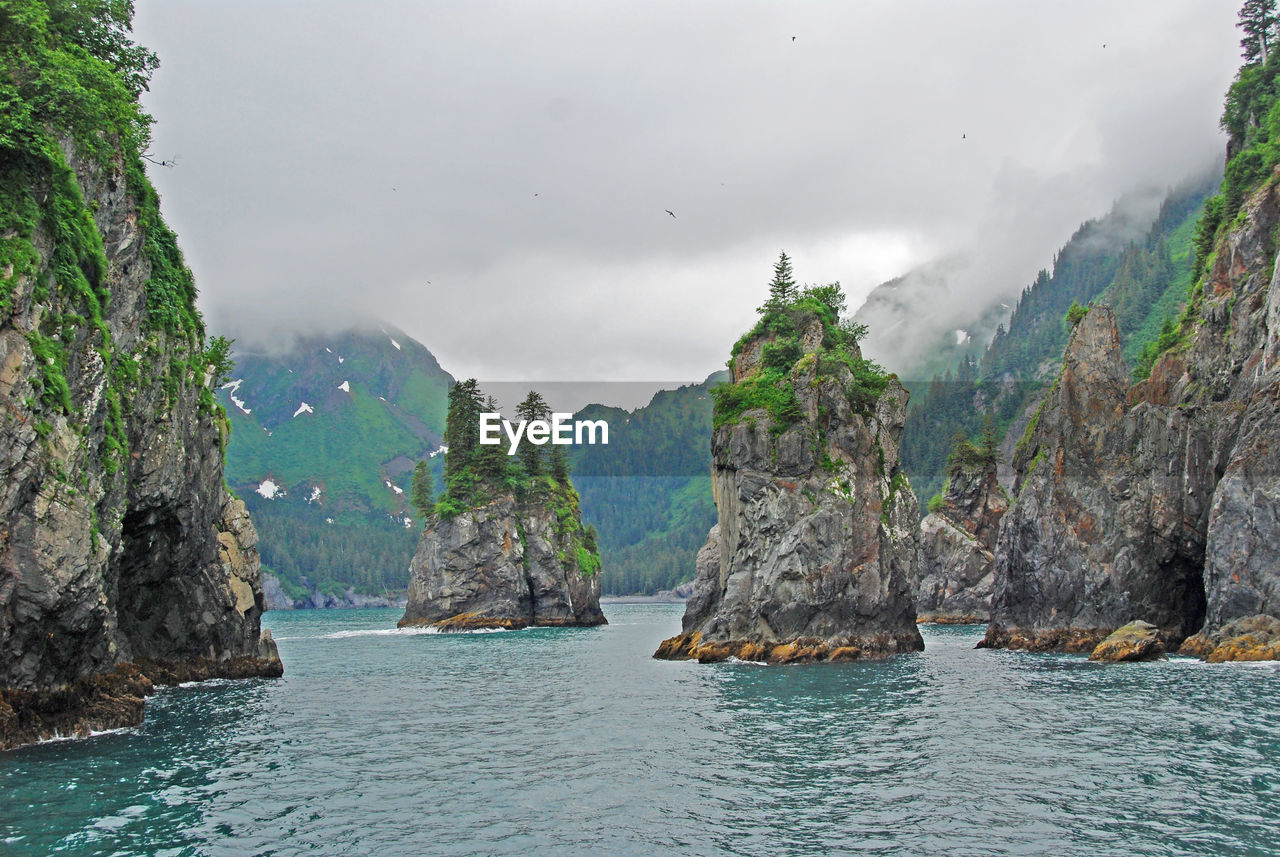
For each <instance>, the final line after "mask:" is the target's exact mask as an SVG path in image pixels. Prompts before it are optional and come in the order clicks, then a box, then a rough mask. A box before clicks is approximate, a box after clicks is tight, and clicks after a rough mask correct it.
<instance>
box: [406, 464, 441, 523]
mask: <svg viewBox="0 0 1280 857" xmlns="http://www.w3.org/2000/svg"><path fill="white" fill-rule="evenodd" d="M431 481H432V480H431V471H430V470H428V469H427V462H426V461H419V462H418V463H417V465H416V466H415V467H414V468H413V484H412V491H411V494H410V502H412V503H413V508H414V509H416V510H417V511H418V515H419V516H421V517H422V518H426V517H428V516H429V515H430V514H431V510H432V509H434V508H435V505H436V500H435V497H434V496H433V495H434V494H435V492H434V491H432V489H431Z"/></svg>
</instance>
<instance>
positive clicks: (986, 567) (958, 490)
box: [915, 430, 1009, 624]
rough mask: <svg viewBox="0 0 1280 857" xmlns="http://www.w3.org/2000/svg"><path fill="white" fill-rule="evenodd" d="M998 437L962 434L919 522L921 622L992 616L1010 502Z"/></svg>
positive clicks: (979, 619) (966, 620) (917, 589)
mask: <svg viewBox="0 0 1280 857" xmlns="http://www.w3.org/2000/svg"><path fill="white" fill-rule="evenodd" d="M999 463H1000V453H999V439H998V438H997V437H996V436H995V434H994V430H993V431H991V432H988V433H987V434H986V435H985V436H984V437H983V438H982V439H980V440H979V441H978V442H977V443H973V442H971V441H969V440H968V439H966V438H963V437H960V438H957V440H956V442H955V444H953V448H952V451H951V456H950V458H949V459H948V461H947V477H948V478H947V485H946V488H945V489H944V490H943V493H942V494H941V495H940V496H939V497H938V500H937V501H933V502H931V503H930V509H932V510H933V511H931V512H930V513H929V514H928V515H926V516H925V518H924V520H923V521H921V522H920V578H919V579H918V580H917V581H916V585H915V597H916V611H917V617H916V619H917V621H920V622H938V623H941V624H962V623H976V622H986V621H987V620H988V619H989V618H990V616H991V590H992V581H993V576H994V569H993V565H994V563H995V547H996V535H997V533H999V531H1000V519H1001V518H1002V517H1004V513H1005V510H1006V509H1007V508H1008V506H1009V500H1008V498H1007V497H1006V496H1005V493H1004V489H1003V488H1001V487H1000V480H999V479H998V478H997V470H998V467H999Z"/></svg>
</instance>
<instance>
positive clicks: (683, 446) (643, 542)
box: [571, 372, 728, 595]
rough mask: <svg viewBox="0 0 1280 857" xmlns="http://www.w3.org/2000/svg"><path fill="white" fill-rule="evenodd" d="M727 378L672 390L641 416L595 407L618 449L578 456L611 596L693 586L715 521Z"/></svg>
mask: <svg viewBox="0 0 1280 857" xmlns="http://www.w3.org/2000/svg"><path fill="white" fill-rule="evenodd" d="M727 375H728V373H727V372H717V373H715V374H713V375H711V376H710V377H709V378H707V380H705V381H703V382H702V383H701V384H690V385H687V386H684V387H680V388H679V389H676V390H663V391H661V392H659V393H657V394H655V395H654V397H653V399H652V400H650V402H649V404H647V405H645V406H644V407H642V408H637V409H636V410H634V411H630V412H628V411H623V410H621V409H618V408H604V407H601V406H599V405H591V406H588V407H586V408H583V409H582V411H580V412H579V413H578V414H577V416H578V417H579V418H582V419H607V420H608V421H609V425H610V431H611V434H610V438H609V445H608V446H607V447H605V446H583V447H579V448H578V449H576V450H575V451H574V454H573V457H572V459H571V461H572V463H573V472H574V477H573V478H574V483H575V484H576V485H577V486H578V493H579V494H580V495H581V497H582V515H583V520H584V521H586V522H587V523H590V524H594V525H595V527H596V529H597V530H598V531H599V533H600V556H601V560H602V562H603V564H604V578H603V581H602V584H603V589H604V592H605V593H606V594H611V595H618V594H632V593H646V594H651V593H653V592H655V591H657V590H659V589H672V588H674V587H675V586H676V585H677V584H679V583H683V582H685V581H688V580H692V579H693V571H694V568H693V561H694V557H695V556H696V555H697V553H698V548H700V547H702V543H703V542H704V541H705V540H706V536H707V530H709V529H710V528H711V525H712V524H714V523H715V520H716V508H715V503H714V501H713V500H712V498H711V477H710V473H711V394H710V392H709V391H710V388H711V387H714V386H715V385H716V384H719V383H720V382H722V381H723V380H724V379H725V378H726V377H727Z"/></svg>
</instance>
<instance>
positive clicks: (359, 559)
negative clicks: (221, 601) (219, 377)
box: [218, 326, 453, 597]
mask: <svg viewBox="0 0 1280 857" xmlns="http://www.w3.org/2000/svg"><path fill="white" fill-rule="evenodd" d="M234 356H235V360H236V368H235V371H234V373H233V378H232V380H231V382H230V383H229V384H227V385H226V386H224V387H223V388H222V389H221V390H220V391H219V393H218V395H219V399H220V400H221V401H222V403H223V405H224V406H225V407H226V409H227V412H228V414H230V417H231V425H232V433H231V442H230V444H229V445H228V450H227V482H228V484H229V485H230V486H231V487H232V488H233V489H234V490H235V491H236V492H237V494H239V495H240V496H241V497H243V498H244V499H245V502H246V503H247V504H248V505H249V507H250V511H251V512H252V514H253V516H254V520H255V521H256V522H257V525H258V530H259V534H260V537H261V551H262V558H263V564H264V566H266V567H268V568H269V569H270V570H271V572H272V573H274V574H275V575H276V576H277V577H278V578H279V579H280V581H281V584H282V586H283V588H284V589H285V591H286V592H288V593H289V594H290V595H292V596H294V597H297V596H299V595H300V594H301V593H302V592H303V591H304V590H318V591H320V592H322V593H338V592H342V591H343V590H345V589H346V588H347V587H348V586H350V587H353V588H354V589H355V590H356V591H357V592H362V593H371V594H376V593H381V592H384V591H389V592H398V591H400V590H403V588H404V585H405V575H406V569H407V568H408V564H409V558H410V557H411V556H412V553H413V549H414V544H415V540H416V536H417V529H416V527H415V526H414V523H415V522H414V517H415V516H414V515H413V514H412V513H411V512H410V511H409V506H408V500H409V495H408V491H409V481H410V477H411V474H412V470H413V467H414V465H415V464H416V463H417V462H418V461H419V460H420V459H422V458H428V457H430V455H431V453H432V452H434V451H436V450H437V449H438V448H439V446H440V442H441V437H442V436H443V432H444V418H445V411H446V408H447V397H448V390H449V387H450V386H451V385H452V383H453V378H452V377H450V375H449V374H448V373H447V372H445V371H444V370H443V369H441V368H440V364H439V363H438V362H437V361H436V359H435V357H434V356H433V355H432V354H431V352H430V351H428V350H427V349H426V348H425V347H423V346H422V345H421V344H420V343H418V342H415V341H414V340H413V339H411V338H410V337H408V336H407V335H406V334H404V333H403V332H401V331H398V330H396V329H394V328H392V327H389V326H388V327H379V328H372V329H363V330H351V331H346V332H343V333H337V334H331V335H319V336H309V337H302V338H299V339H297V340H296V341H295V342H294V343H293V344H292V345H291V347H290V348H289V349H288V350H286V351H283V352H281V353H265V352H254V351H239V352H237V353H236V354H235V355H234ZM434 461H435V462H436V468H435V469H436V470H437V472H438V470H439V459H438V457H437V458H436V459H435V460H434Z"/></svg>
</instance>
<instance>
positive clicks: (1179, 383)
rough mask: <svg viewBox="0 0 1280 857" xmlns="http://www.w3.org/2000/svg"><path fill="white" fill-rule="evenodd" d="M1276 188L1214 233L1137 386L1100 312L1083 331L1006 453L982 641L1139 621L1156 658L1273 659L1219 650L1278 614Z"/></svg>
mask: <svg viewBox="0 0 1280 857" xmlns="http://www.w3.org/2000/svg"><path fill="white" fill-rule="evenodd" d="M1277 182H1280V178H1277V177H1274V176H1273V177H1272V178H1271V180H1270V181H1268V182H1267V183H1266V184H1265V185H1264V186H1263V187H1262V188H1261V189H1260V190H1258V191H1256V192H1255V193H1253V195H1252V196H1251V197H1250V198H1249V199H1247V200H1246V201H1245V203H1244V206H1243V208H1242V209H1241V212H1240V215H1239V217H1238V218H1237V219H1236V220H1235V221H1233V223H1232V225H1231V227H1230V228H1229V229H1228V230H1226V231H1225V232H1224V233H1223V235H1222V236H1221V237H1220V238H1219V240H1218V242H1217V244H1216V247H1215V251H1214V254H1213V256H1212V257H1211V258H1210V264H1209V267H1208V271H1207V274H1206V276H1205V278H1204V280H1203V281H1202V282H1201V283H1200V284H1199V285H1198V286H1197V287H1196V290H1195V291H1194V292H1193V294H1192V296H1191V308H1190V310H1189V312H1188V317H1189V321H1188V322H1187V323H1186V324H1185V325H1184V327H1183V341H1182V343H1181V344H1180V345H1178V346H1177V347H1175V348H1173V349H1171V350H1169V351H1166V352H1165V353H1164V354H1163V355H1162V356H1161V357H1160V358H1159V359H1158V360H1157V361H1156V364H1155V366H1154V367H1153V368H1152V371H1151V375H1150V377H1149V378H1148V379H1147V380H1145V381H1143V382H1141V383H1139V384H1136V385H1134V386H1133V387H1132V388H1130V387H1129V386H1128V384H1127V383H1126V376H1125V373H1124V367H1123V364H1122V363H1121V362H1120V360H1119V353H1118V348H1117V339H1116V336H1115V325H1114V321H1113V319H1112V317H1111V314H1110V312H1109V311H1108V310H1106V309H1105V308H1095V309H1093V310H1091V311H1090V312H1089V313H1088V315H1087V316H1085V318H1084V320H1083V321H1081V322H1080V324H1079V327H1078V328H1077V329H1076V331H1075V333H1074V334H1073V336H1072V337H1071V341H1070V343H1069V344H1068V347H1067V353H1066V357H1065V360H1064V363H1063V371H1062V376H1061V378H1060V380H1059V383H1058V386H1057V388H1056V389H1055V390H1053V391H1052V392H1051V393H1050V394H1049V395H1048V396H1047V397H1046V400H1045V404H1044V407H1043V409H1042V412H1041V414H1040V416H1039V419H1038V421H1036V423H1035V425H1034V426H1033V428H1032V429H1031V430H1029V431H1028V436H1027V439H1026V442H1024V444H1022V446H1021V448H1020V452H1019V459H1018V462H1017V464H1018V472H1019V482H1020V484H1021V491H1020V493H1019V495H1018V499H1017V501H1016V502H1015V503H1014V505H1013V506H1012V507H1011V508H1010V510H1009V512H1008V514H1007V515H1006V517H1005V523H1004V525H1003V527H1002V528H1001V531H1000V538H999V543H998V546H997V561H996V596H995V599H994V605H993V617H992V625H991V628H990V630H989V632H988V635H987V639H986V641H985V644H986V645H992V646H1012V647H1023V648H1057V649H1067V650H1084V649H1085V648H1087V647H1091V646H1092V645H1093V644H1095V643H1096V642H1097V641H1098V640H1101V639H1102V638H1103V637H1104V636H1106V634H1107V633H1108V632H1109V631H1110V630H1111V629H1112V628H1115V627H1117V626H1118V625H1120V624H1121V623H1123V622H1125V621H1127V619H1128V618H1129V617H1132V616H1142V617H1144V618H1145V619H1147V620H1148V621H1150V622H1152V623H1153V624H1154V625H1156V626H1157V627H1158V628H1159V629H1160V634H1161V637H1162V640H1163V643H1164V645H1165V646H1166V648H1176V647H1177V646H1178V644H1179V643H1180V642H1182V641H1183V640H1184V639H1186V638H1188V637H1190V636H1191V635H1192V634H1195V636H1194V637H1192V638H1191V639H1190V640H1188V642H1187V645H1186V647H1184V651H1192V652H1195V653H1197V654H1200V655H1201V656H1213V657H1215V658H1218V659H1225V658H1227V657H1228V656H1229V655H1230V654H1231V652H1239V653H1241V654H1243V653H1244V652H1246V651H1247V652H1249V655H1248V656H1249V657H1257V656H1260V653H1265V652H1268V651H1271V650H1270V649H1268V648H1267V645H1265V644H1257V645H1254V644H1249V645H1244V646H1236V647H1231V646H1228V647H1227V648H1226V649H1223V651H1222V654H1221V655H1218V654H1215V653H1216V652H1217V651H1218V649H1219V648H1220V647H1221V644H1222V643H1223V642H1224V641H1225V640H1226V639H1227V638H1226V637H1224V634H1225V633H1227V631H1226V629H1227V628H1228V627H1229V626H1231V623H1233V622H1235V621H1236V620H1242V619H1246V618H1249V617H1261V618H1254V619H1251V621H1252V622H1254V623H1255V624H1259V626H1260V625H1261V624H1266V622H1267V621H1268V620H1275V618H1276V617H1277V616H1280V284H1278V283H1277V280H1276V270H1277V269H1276V265H1275V261H1276V247H1275V235H1276V233H1277V227H1280V186H1278V184H1277ZM1197 632H1198V633H1197ZM1237 636H1240V635H1237ZM1255 642H1256V641H1255Z"/></svg>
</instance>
